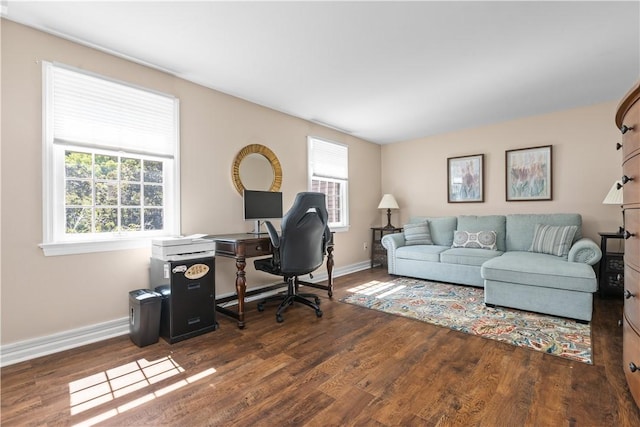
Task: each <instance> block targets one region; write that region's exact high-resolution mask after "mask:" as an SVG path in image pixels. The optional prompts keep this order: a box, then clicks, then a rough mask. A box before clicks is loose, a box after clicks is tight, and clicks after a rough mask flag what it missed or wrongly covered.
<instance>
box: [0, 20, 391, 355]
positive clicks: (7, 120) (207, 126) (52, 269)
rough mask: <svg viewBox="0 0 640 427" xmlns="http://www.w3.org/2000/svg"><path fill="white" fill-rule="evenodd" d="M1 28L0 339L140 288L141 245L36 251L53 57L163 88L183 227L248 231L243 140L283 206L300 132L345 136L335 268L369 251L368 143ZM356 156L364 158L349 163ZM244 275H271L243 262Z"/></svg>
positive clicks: (372, 160) (224, 263)
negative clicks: (268, 164)
mask: <svg viewBox="0 0 640 427" xmlns="http://www.w3.org/2000/svg"><path fill="white" fill-rule="evenodd" d="M1 25H2V29H1V31H2V33H1V36H2V39H1V42H2V46H1V47H2V53H1V54H2V70H1V71H2V74H1V79H2V113H1V114H2V115H1V122H2V131H1V137H2V145H1V149H2V157H1V181H0V182H1V185H2V187H1V190H2V192H1V207H2V211H1V216H0V218H1V221H2V227H1V231H0V232H1V236H2V242H1V261H0V262H1V265H2V271H1V292H2V300H1V316H2V318H1V321H2V344H3V345H5V344H9V343H14V342H19V341H22V340H27V339H31V338H37V337H43V336H47V335H51V334H55V333H58V332H64V331H68V330H72V329H75V328H80V327H84V326H90V325H93V324H97V323H101V322H106V321H109V320H114V319H121V318H124V317H126V316H127V310H128V292H129V291H130V290H132V289H137V288H146V287H148V265H149V256H150V249H149V250H147V249H140V250H127V251H114V252H103V253H98V254H85V255H68V256H56V257H45V256H44V255H43V253H42V250H41V249H40V248H39V247H38V244H39V243H41V241H42V137H41V135H42V129H41V127H42V126H41V123H42V95H41V90H42V89H41V88H42V82H41V80H42V71H41V61H43V60H47V61H57V62H61V63H65V64H68V65H72V66H75V67H79V68H82V69H86V70H90V71H93V72H96V73H99V74H102V75H106V76H109V77H112V78H115V79H120V80H124V81H127V82H131V83H133V84H138V85H141V86H144V87H148V88H151V89H155V90H158V91H162V92H165V93H170V94H173V95H175V96H177V97H178V98H179V99H180V108H181V114H180V120H181V156H182V157H181V192H182V204H181V211H182V232H183V233H184V234H191V233H210V234H214V233H230V232H242V231H248V230H250V229H251V228H252V225H253V224H252V223H245V222H244V221H243V220H242V199H241V197H240V196H239V195H238V193H237V192H236V190H235V188H234V186H233V183H232V181H231V163H232V161H233V158H234V156H235V155H236V153H237V152H238V151H239V150H240V149H241V148H242V147H244V146H245V145H247V144H253V143H258V144H264V145H266V146H268V147H269V148H271V150H273V152H274V153H275V154H276V155H277V156H278V158H279V160H280V162H281V164H282V169H283V184H282V191H283V195H284V208H285V210H286V209H287V207H288V206H290V204H291V202H292V201H293V199H294V197H295V194H296V193H297V192H299V191H305V190H306V185H307V163H306V155H307V149H306V147H307V140H306V138H307V135H315V136H320V137H323V138H327V139H330V140H334V141H337V142H342V143H345V144H348V145H349V156H350V157H349V159H350V160H349V162H350V196H351V199H350V202H351V203H350V209H351V216H350V218H351V228H350V230H349V232H346V233H339V234H337V235H336V237H335V241H336V249H335V266H336V269H340V268H341V267H345V266H350V265H354V264H357V263H359V262H366V261H367V260H368V253H367V252H365V251H364V250H363V248H362V245H363V242H367V241H368V240H369V238H370V237H369V228H368V227H370V226H371V225H373V224H375V223H376V222H377V220H378V216H377V215H378V212H377V210H376V209H375V208H376V206H377V204H378V202H379V199H380V194H381V192H380V182H381V177H380V153H381V149H380V147H379V146H378V145H375V144H371V143H368V142H365V141H362V140H359V139H356V138H353V137H350V136H348V135H345V134H342V133H340V132H336V131H333V130H330V129H327V128H324V127H320V126H317V125H314V124H312V123H310V122H307V121H304V120H300V119H296V118H294V117H291V116H288V115H285V114H282V113H279V112H276V111H273V110H270V109H267V108H263V107H260V106H257V105H255V104H252V103H249V102H246V101H243V100H240V99H237V98H234V97H231V96H228V95H225V94H222V93H220V92H216V91H213V90H210V89H206V88H204V87H202V86H199V85H196V84H193V83H190V82H187V81H185V80H181V79H179V78H176V77H173V76H170V75H168V74H165V73H162V72H159V71H156V70H152V69H149V68H147V67H144V66H141V65H138V64H135V63H132V62H129V61H126V60H123V59H120V58H116V57H114V56H111V55H108V54H105V53H103V52H99V51H97V50H94V49H90V48H87V47H84V46H80V45H78V44H75V43H72V42H69V41H66V40H63V39H60V38H57V37H53V36H51V35H48V34H45V33H43V32H40V31H35V30H33V29H30V28H27V27H24V26H22V25H19V24H16V23H13V22H10V21H5V20H2V21H1ZM357 165H365V166H366V167H357ZM219 261H220V262H218V263H217V264H216V265H217V267H218V268H217V270H218V271H217V273H216V282H217V283H216V285H217V286H216V289H217V292H218V294H223V293H228V292H231V291H232V290H233V280H234V278H235V265H234V263H233V262H231V261H230V260H222V259H219ZM247 277H248V280H249V281H250V284H256V283H267V282H272V281H274V279H275V278H274V277H273V276H268V275H265V274H261V273H256V272H255V271H254V270H253V267H252V264H251V265H250V266H248V268H247Z"/></svg>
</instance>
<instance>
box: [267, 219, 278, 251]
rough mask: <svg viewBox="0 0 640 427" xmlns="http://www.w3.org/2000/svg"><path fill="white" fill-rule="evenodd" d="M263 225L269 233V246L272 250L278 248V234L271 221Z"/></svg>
mask: <svg viewBox="0 0 640 427" xmlns="http://www.w3.org/2000/svg"><path fill="white" fill-rule="evenodd" d="M264 225H266V226H267V232H268V233H269V239H271V246H273V247H274V248H279V247H280V236H278V232H277V231H276V228H275V227H274V226H273V224H271V221H265V222H264Z"/></svg>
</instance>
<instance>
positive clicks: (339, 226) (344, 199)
mask: <svg viewBox="0 0 640 427" xmlns="http://www.w3.org/2000/svg"><path fill="white" fill-rule="evenodd" d="M316 142H318V143H320V144H333V145H336V146H339V147H342V148H345V149H346V158H345V166H346V168H345V169H346V177H343V176H329V175H328V174H327V175H322V174H315V173H314V168H313V162H314V159H312V156H313V152H314V149H313V144H314V143H316ZM307 166H308V167H307V175H308V177H307V178H308V181H307V188H308V190H309V191H313V187H312V183H313V180H314V179H316V180H322V181H327V182H338V183H340V184H342V185H343V190H344V191H342V193H341V194H340V204H341V211H342V212H341V213H342V220H341V221H339V222H330V223H329V227H330V228H331V231H335V232H344V231H349V226H350V222H349V146H348V145H347V144H343V143H340V142H335V141H331V140H328V139H325V138H320V137H316V136H308V137H307ZM328 208H329V207H328V206H327V209H328Z"/></svg>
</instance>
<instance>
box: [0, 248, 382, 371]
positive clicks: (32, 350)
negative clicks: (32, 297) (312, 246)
mask: <svg viewBox="0 0 640 427" xmlns="http://www.w3.org/2000/svg"><path fill="white" fill-rule="evenodd" d="M368 268H370V262H369V261H364V262H360V263H357V264H352V265H349V266H345V267H341V268H336V269H334V270H333V277H340V276H344V275H346V274H350V273H355V272H357V271H362V270H366V269H368ZM323 280H327V273H326V271H322V272H319V273H318V274H314V277H313V280H312V281H313V282H321V281H323ZM219 296H220V297H224V295H219ZM254 299H255V298H254ZM128 333H129V318H128V317H123V318H120V319H114V320H110V321H108V322H104V323H98V324H95V325H90V326H84V327H82V328H77V329H72V330H69V331H64V332H59V333H56V334H52V335H48V336H45V337H40V338H34V339H30V340H25V341H20V342H17V343H12V344H6V345H3V346H0V367H4V366H9V365H13V364H15V363H19V362H24V361H26V360H31V359H35V358H37V357H41V356H46V355H49V354H53V353H58V352H60V351H64V350H69V349H72V348H76V347H81V346H83V345H87V344H91V343H94V342H98V341H103V340H106V339H109V338H113V337H117V336H120V335H126V334H128Z"/></svg>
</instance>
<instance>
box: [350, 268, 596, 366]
mask: <svg viewBox="0 0 640 427" xmlns="http://www.w3.org/2000/svg"><path fill="white" fill-rule="evenodd" d="M348 292H349V293H350V295H348V296H346V297H344V298H341V299H340V301H341V302H346V303H349V304H354V305H358V306H361V307H366V308H370V309H374V310H380V311H384V312H385V313H391V314H396V315H400V316H404V317H409V318H412V319H417V320H421V321H423V322H427V323H431V324H433V325H437V326H444V327H447V328H450V329H453V330H455V331H460V332H464V333H467V334H472V335H477V336H480V337H483V338H488V339H492V340H496V341H502V342H506V343H509V344H512V345H515V346H518V347H524V348H528V349H532V350H536V351H541V352H544V353H548V354H552V355H555V356H560V357H564V358H567V359H571V360H577V361H580V362H583V363H588V364H593V361H592V351H591V327H590V325H588V324H583V323H579V322H576V321H574V320H570V319H565V318H560V317H554V316H548V315H543V314H536V313H530V312H526V311H520V310H513V309H508V308H502V307H495V308H494V307H487V306H486V305H485V304H484V290H483V289H482V288H474V287H469V286H460V285H450V284H446V283H435V282H428V281H423V280H417V279H410V278H396V279H394V280H391V281H388V282H381V281H371V282H369V283H366V284H364V285H360V286H358V287H356V288H352V289H349V290H348Z"/></svg>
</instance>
